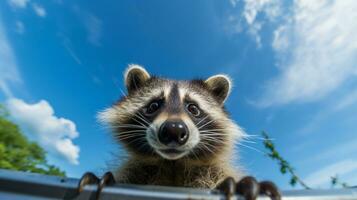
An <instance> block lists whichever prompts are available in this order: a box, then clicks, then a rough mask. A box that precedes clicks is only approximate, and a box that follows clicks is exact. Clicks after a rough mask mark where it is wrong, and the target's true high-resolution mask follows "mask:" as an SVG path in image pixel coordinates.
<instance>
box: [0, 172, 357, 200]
mask: <svg viewBox="0 0 357 200" xmlns="http://www.w3.org/2000/svg"><path fill="white" fill-rule="evenodd" d="M78 181H79V180H78V179H73V178H61V177H56V176H47V175H40V174H32V173H25V172H14V171H8V170H0V199H1V200H3V199H4V200H5V199H15V200H17V199H19V200H20V199H21V200H32V199H78V200H84V199H95V192H96V189H97V188H96V185H89V186H86V187H85V189H84V191H83V192H82V193H81V194H80V195H78V194H77V192H76V188H77V184H78ZM101 199H120V200H134V199H143V200H146V199H153V200H163V199H168V200H183V199H209V200H221V199H225V197H224V195H223V194H221V193H219V192H218V191H216V190H204V189H191V188H178V187H163V186H142V185H120V184H117V185H115V186H110V187H105V188H104V189H103V192H102V194H101ZM232 199H241V200H243V198H242V197H239V196H235V197H233V198H232ZM263 199H266V200H268V198H267V197H263V196H262V197H259V200H263ZM283 199H287V200H308V199H311V200H323V199H324V200H325V199H327V200H337V199H339V200H357V188H351V189H333V190H331V189H330V190H292V191H283Z"/></svg>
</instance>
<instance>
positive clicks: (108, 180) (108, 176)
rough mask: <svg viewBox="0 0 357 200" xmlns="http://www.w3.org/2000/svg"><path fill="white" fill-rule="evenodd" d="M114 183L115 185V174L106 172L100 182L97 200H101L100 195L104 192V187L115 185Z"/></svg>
mask: <svg viewBox="0 0 357 200" xmlns="http://www.w3.org/2000/svg"><path fill="white" fill-rule="evenodd" d="M114 183H115V179H114V176H113V174H112V173H111V172H106V173H105V174H104V175H103V177H102V178H101V179H100V181H99V184H98V188H97V193H96V199H99V197H100V193H101V192H102V190H103V187H104V186H106V185H113V184H114Z"/></svg>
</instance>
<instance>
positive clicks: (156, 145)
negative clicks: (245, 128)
mask: <svg viewBox="0 0 357 200" xmlns="http://www.w3.org/2000/svg"><path fill="white" fill-rule="evenodd" d="M124 78H125V85H126V87H127V91H128V95H126V96H124V97H123V98H122V99H121V100H119V101H118V102H117V103H116V104H115V105H113V106H112V107H111V108H108V109H106V110H105V111H103V112H101V113H100V114H99V118H100V119H101V120H102V121H104V122H106V123H109V125H110V126H111V128H112V129H113V131H114V133H115V134H114V135H115V137H116V138H117V139H118V140H119V141H120V142H121V144H123V145H124V146H125V147H126V148H127V150H129V152H131V153H134V154H136V155H142V156H156V157H162V158H164V159H168V160H177V159H180V158H188V159H197V160H202V159H206V158H212V157H214V156H218V155H219V154H220V153H223V152H227V151H230V150H232V148H233V143H234V141H235V140H236V139H238V138H239V137H241V136H243V132H242V131H241V129H240V128H239V127H238V126H237V125H236V124H235V123H234V122H233V121H232V120H230V119H229V117H228V114H227V113H226V112H225V110H224V106H223V104H224V101H225V100H226V98H227V96H228V94H229V92H230V89H231V81H230V79H229V78H228V77H227V76H225V75H216V76H212V77H210V78H208V79H206V80H192V81H176V80H169V79H164V78H158V77H153V76H150V74H149V73H148V72H147V71H146V70H145V69H144V68H142V67H140V66H137V65H131V66H129V68H128V69H127V70H126V72H125V75H124Z"/></svg>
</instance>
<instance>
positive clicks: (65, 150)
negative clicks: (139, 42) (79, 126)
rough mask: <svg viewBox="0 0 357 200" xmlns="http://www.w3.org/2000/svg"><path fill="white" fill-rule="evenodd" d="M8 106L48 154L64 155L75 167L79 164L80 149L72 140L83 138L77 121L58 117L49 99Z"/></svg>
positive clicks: (10, 101)
mask: <svg viewBox="0 0 357 200" xmlns="http://www.w3.org/2000/svg"><path fill="white" fill-rule="evenodd" d="M6 107H7V109H8V110H9V112H10V114H11V117H12V118H13V120H14V121H15V122H16V123H17V124H19V125H20V126H21V128H22V129H23V130H24V132H25V133H26V134H27V135H28V136H29V137H31V138H32V139H34V140H36V141H37V142H39V144H40V145H41V146H42V147H43V148H45V149H46V150H47V151H48V152H50V153H54V154H55V155H60V156H62V157H63V158H65V159H67V160H68V161H69V162H70V163H71V164H79V162H78V158H79V147H78V146H77V145H75V144H73V141H72V140H73V139H75V138H77V137H78V136H79V133H78V132H77V130H76V125H75V123H74V122H72V121H71V120H68V119H65V118H60V117H57V116H55V113H54V110H53V108H52V106H51V105H50V104H49V103H48V102H47V101H45V100H41V101H39V102H38V103H34V104H28V103H26V102H24V101H23V100H21V99H15V98H11V99H8V100H7V102H6Z"/></svg>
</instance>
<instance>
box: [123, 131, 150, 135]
mask: <svg viewBox="0 0 357 200" xmlns="http://www.w3.org/2000/svg"><path fill="white" fill-rule="evenodd" d="M128 133H146V131H142V130H131V131H123V132H119V133H118V134H119V135H125V134H128Z"/></svg>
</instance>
